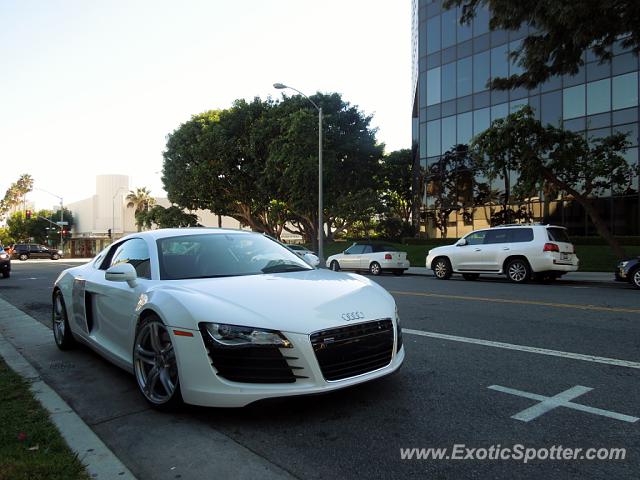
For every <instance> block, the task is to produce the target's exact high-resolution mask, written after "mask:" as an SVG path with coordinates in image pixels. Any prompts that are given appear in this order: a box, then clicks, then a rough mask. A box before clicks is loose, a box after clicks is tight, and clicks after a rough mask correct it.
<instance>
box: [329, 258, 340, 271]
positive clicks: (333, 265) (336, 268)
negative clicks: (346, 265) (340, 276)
mask: <svg viewBox="0 0 640 480" xmlns="http://www.w3.org/2000/svg"><path fill="white" fill-rule="evenodd" d="M329 268H330V269H331V270H333V271H334V272H339V271H340V264H339V263H338V261H337V260H332V261H331V263H330V264H329Z"/></svg>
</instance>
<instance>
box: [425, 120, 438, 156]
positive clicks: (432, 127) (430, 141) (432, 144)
mask: <svg viewBox="0 0 640 480" xmlns="http://www.w3.org/2000/svg"><path fill="white" fill-rule="evenodd" d="M436 155H440V120H434V121H433V122H427V157H433V156H436Z"/></svg>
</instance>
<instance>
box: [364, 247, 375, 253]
mask: <svg viewBox="0 0 640 480" xmlns="http://www.w3.org/2000/svg"><path fill="white" fill-rule="evenodd" d="M371 252H373V248H372V247H371V245H365V246H364V250H362V253H371Z"/></svg>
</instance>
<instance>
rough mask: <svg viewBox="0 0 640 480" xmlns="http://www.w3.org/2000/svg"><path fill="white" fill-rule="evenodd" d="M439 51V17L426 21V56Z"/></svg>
mask: <svg viewBox="0 0 640 480" xmlns="http://www.w3.org/2000/svg"><path fill="white" fill-rule="evenodd" d="M438 50H440V16H439V15H438V16H435V17H433V18H430V19H429V20H427V55H428V54H430V53H434V52H437V51H438Z"/></svg>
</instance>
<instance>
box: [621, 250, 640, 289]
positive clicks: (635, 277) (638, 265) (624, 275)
mask: <svg viewBox="0 0 640 480" xmlns="http://www.w3.org/2000/svg"><path fill="white" fill-rule="evenodd" d="M616 280H617V281H619V282H629V283H630V284H631V285H633V286H634V287H636V288H640V257H638V258H632V259H630V260H624V261H622V262H620V263H619V264H618V268H616Z"/></svg>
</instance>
